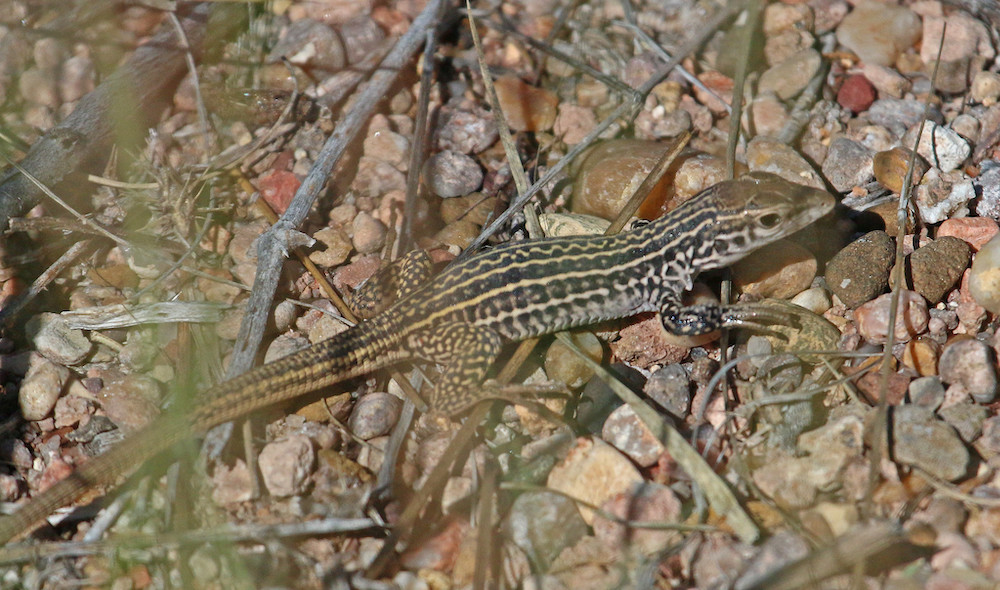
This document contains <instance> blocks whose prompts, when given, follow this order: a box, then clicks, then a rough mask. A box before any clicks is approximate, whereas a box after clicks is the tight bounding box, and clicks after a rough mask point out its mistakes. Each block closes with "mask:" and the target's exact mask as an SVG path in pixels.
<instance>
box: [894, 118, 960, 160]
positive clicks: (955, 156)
mask: <svg viewBox="0 0 1000 590" xmlns="http://www.w3.org/2000/svg"><path fill="white" fill-rule="evenodd" d="M914 135H916V128H914V129H913V133H907V134H906V135H905V136H903V144H904V145H913V136H914ZM917 153H918V154H920V155H921V156H923V158H924V159H925V160H927V161H928V162H930V164H931V165H932V166H934V167H936V168H938V169H939V170H940V171H941V172H950V171H952V170H954V169H956V168H958V167H959V166H961V165H962V163H963V162H964V161H965V160H966V158H968V157H969V155H970V154H972V148H971V147H970V146H969V142H968V141H966V140H965V139H964V138H962V136H961V135H959V134H958V133H955V131H954V130H952V129H950V128H948V127H943V126H941V125H937V124H934V123H931V122H928V123H927V124H926V125H924V130H923V132H922V133H921V134H920V141H919V142H918V143H917Z"/></svg>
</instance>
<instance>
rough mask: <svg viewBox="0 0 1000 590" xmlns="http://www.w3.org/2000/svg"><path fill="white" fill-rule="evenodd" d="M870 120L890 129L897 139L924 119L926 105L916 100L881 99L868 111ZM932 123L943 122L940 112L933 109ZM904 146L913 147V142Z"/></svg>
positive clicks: (931, 114)
mask: <svg viewBox="0 0 1000 590" xmlns="http://www.w3.org/2000/svg"><path fill="white" fill-rule="evenodd" d="M867 114H868V120H870V121H871V122H872V123H874V124H876V125H881V126H883V127H886V128H888V129H889V130H890V131H892V133H893V134H894V135H896V136H897V137H899V136H901V135H903V134H904V133H906V131H907V130H908V129H910V128H912V127H913V126H914V125H916V124H918V123H920V121H922V120H923V118H924V103H923V102H921V101H919V100H915V99H905V100H904V99H899V98H888V97H887V98H880V99H878V100H876V101H875V102H874V103H873V104H872V106H871V108H869V109H868V111H867ZM930 120H931V121H941V120H943V117H942V116H941V113H940V111H936V110H934V109H931V113H930ZM904 145H907V146H912V145H913V142H912V141H911V142H909V143H906V142H904Z"/></svg>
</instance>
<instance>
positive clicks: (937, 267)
mask: <svg viewBox="0 0 1000 590" xmlns="http://www.w3.org/2000/svg"><path fill="white" fill-rule="evenodd" d="M970 255H971V252H970V248H969V245H968V244H967V243H965V242H964V241H962V240H960V239H958V238H954V237H951V236H945V237H941V238H938V239H936V240H934V241H932V242H931V243H929V244H927V245H926V246H921V247H920V248H917V249H916V250H915V251H914V252H913V254H910V256H909V266H910V275H911V277H912V279H913V290H914V291H916V292H917V293H920V294H921V295H923V296H924V298H925V299H927V301H929V302H930V303H937V302H938V301H941V300H942V299H943V298H944V296H945V295H946V294H947V293H948V291H950V290H951V289H952V288H953V287H954V286H955V285H956V284H957V283H958V281H959V279H961V278H962V273H964V272H965V269H966V268H968V266H969V257H970Z"/></svg>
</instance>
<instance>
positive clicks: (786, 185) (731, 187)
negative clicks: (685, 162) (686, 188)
mask: <svg viewBox="0 0 1000 590" xmlns="http://www.w3.org/2000/svg"><path fill="white" fill-rule="evenodd" d="M705 192H706V193H709V194H707V195H706V197H707V199H706V202H705V203H703V204H702V206H705V207H707V208H708V209H714V212H713V213H714V222H713V223H712V226H711V229H710V231H712V232H714V235H713V236H712V239H711V240H709V241H708V243H710V244H712V252H711V253H710V254H709V258H710V259H711V260H710V266H712V267H716V268H717V267H722V266H726V265H728V264H730V263H732V262H735V261H737V260H739V259H741V258H743V257H744V256H746V255H747V254H749V253H750V252H753V251H754V250H756V249H758V248H760V247H761V246H765V245H767V244H770V243H771V242H774V241H776V240H779V239H781V238H783V237H785V236H787V235H790V234H793V233H795V232H797V231H798V230H800V229H802V228H803V227H805V226H807V225H809V224H810V223H812V222H813V221H816V220H817V219H819V218H820V217H822V216H824V215H826V214H827V213H828V212H829V211H830V210H831V209H832V208H833V204H834V199H833V196H832V195H830V193H828V192H826V191H822V190H817V189H814V188H811V187H808V186H804V185H801V184H795V183H793V182H789V181H787V180H785V179H783V178H781V177H780V176H776V175H774V174H769V173H767V172H752V173H750V174H747V175H744V176H742V177H740V178H738V179H736V180H730V181H726V182H722V183H719V184H717V185H715V186H714V187H712V188H710V189H708V190H707V191H705ZM695 200H697V197H695V198H694V199H691V201H695ZM706 268H707V266H706Z"/></svg>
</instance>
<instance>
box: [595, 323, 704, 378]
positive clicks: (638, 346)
mask: <svg viewBox="0 0 1000 590" xmlns="http://www.w3.org/2000/svg"><path fill="white" fill-rule="evenodd" d="M717 337H718V336H717V335H715V336H710V337H708V338H705V340H706V341H710V340H712V339H713V338H717ZM697 338H702V337H697ZM695 345H696V344H695V343H694V342H690V341H687V342H686V341H682V340H680V339H679V338H678V337H676V336H673V335H671V334H668V333H667V332H666V330H664V329H663V324H662V323H661V322H660V320H659V318H656V317H652V318H648V319H645V320H640V321H638V322H635V323H634V324H632V325H630V326H627V327H625V328H622V330H621V332H619V338H618V340H615V341H614V342H611V343H610V344H609V345H608V346H609V348H611V354H613V355H614V357H615V358H617V359H619V360H621V361H622V362H625V363H628V364H629V365H632V366H633V367H639V368H640V369H648V368H649V367H650V366H652V365H654V364H669V363H679V362H680V361H681V360H683V359H684V357H685V356H687V351H688V348H689V347H691V346H695Z"/></svg>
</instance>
